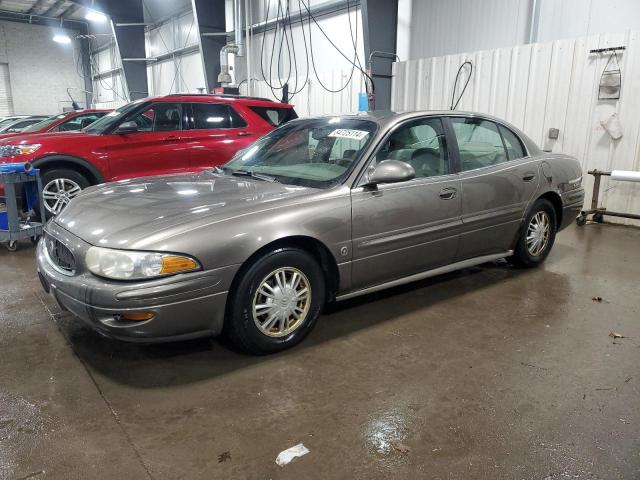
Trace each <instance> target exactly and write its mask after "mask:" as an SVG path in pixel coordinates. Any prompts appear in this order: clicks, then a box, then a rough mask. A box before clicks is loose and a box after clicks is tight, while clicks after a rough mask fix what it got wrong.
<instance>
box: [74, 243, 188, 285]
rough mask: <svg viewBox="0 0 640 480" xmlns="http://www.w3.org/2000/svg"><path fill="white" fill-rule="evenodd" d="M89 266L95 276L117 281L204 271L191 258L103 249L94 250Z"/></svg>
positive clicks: (89, 259)
mask: <svg viewBox="0 0 640 480" xmlns="http://www.w3.org/2000/svg"><path fill="white" fill-rule="evenodd" d="M85 262H86V265H87V268H88V269H89V270H90V271H91V272H92V273H94V274H96V275H98V276H100V277H106V278H111V279H114V280H144V279H148V278H157V277H164V276H166V275H173V274H175V273H183V272H192V271H194V270H199V269H200V264H199V263H198V262H197V261H195V260H194V259H193V258H191V257H186V256H182V255H174V254H169V253H158V252H135V251H130V250H114V249H111V248H102V247H90V248H89V250H87V254H86V256H85Z"/></svg>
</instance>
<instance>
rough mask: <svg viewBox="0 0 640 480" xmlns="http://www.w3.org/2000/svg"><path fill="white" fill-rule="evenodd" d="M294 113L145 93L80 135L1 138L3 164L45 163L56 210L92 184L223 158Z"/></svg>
mask: <svg viewBox="0 0 640 480" xmlns="http://www.w3.org/2000/svg"><path fill="white" fill-rule="evenodd" d="M296 117H297V115H296V113H295V111H294V109H293V106H291V105H288V104H284V103H276V102H273V101H271V100H267V99H263V98H254V97H236V96H232V95H188V94H176V95H168V96H164V97H156V98H145V99H142V100H137V101H135V102H132V103H129V104H127V105H125V106H123V107H120V108H119V109H117V110H114V111H113V112H111V113H108V114H107V115H105V116H104V117H102V118H101V119H99V120H97V121H96V122H94V123H92V124H91V125H90V126H88V127H87V128H85V129H84V130H82V131H79V132H66V133H47V134H35V135H28V136H25V137H16V138H10V139H6V140H0V163H12V162H31V163H32V164H33V165H34V166H36V167H37V168H40V169H41V172H42V184H43V196H44V201H45V207H46V209H47V210H48V213H49V214H50V215H51V214H54V215H55V214H57V213H59V212H60V211H61V210H62V209H63V208H64V207H65V206H66V204H67V203H68V202H69V199H71V198H73V197H74V196H76V195H77V194H78V193H80V191H81V190H82V189H83V188H86V187H88V186H89V185H95V184H98V183H102V182H108V181H115V180H123V179H127V178H133V177H141V176H147V175H161V174H169V173H179V172H189V171H197V170H200V169H204V168H210V167H212V166H215V165H221V164H223V163H226V162H227V161H228V160H229V159H230V158H231V157H232V156H233V155H234V154H235V153H236V152H237V151H238V150H241V149H243V148H245V147H247V146H248V145H249V144H251V143H253V142H254V141H255V140H256V139H257V138H258V137H260V136H262V135H263V134H265V133H267V132H269V131H270V130H272V129H274V128H275V127H277V126H279V125H281V124H283V123H285V122H287V121H289V120H291V119H293V118H296ZM2 194H3V192H2V191H0V195H2Z"/></svg>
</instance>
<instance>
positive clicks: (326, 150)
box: [222, 117, 377, 188]
mask: <svg viewBox="0 0 640 480" xmlns="http://www.w3.org/2000/svg"><path fill="white" fill-rule="evenodd" d="M376 129H377V124H376V123H375V122H372V121H369V120H360V119H353V118H341V117H333V118H322V119H309V120H299V121H293V122H290V123H287V124H285V125H284V126H282V127H280V128H278V129H276V130H274V131H273V132H271V133H269V134H268V135H266V136H264V137H262V138H261V139H260V140H258V141H257V142H255V143H254V144H253V145H251V146H250V147H249V148H247V149H245V150H241V151H240V152H238V153H237V154H236V155H235V156H234V157H233V158H232V159H231V160H230V161H229V162H228V163H227V164H225V165H224V166H223V167H222V168H223V170H224V171H225V173H231V174H236V175H239V174H245V175H248V176H249V175H252V174H253V175H255V176H256V177H257V178H260V176H268V177H271V178H273V179H275V180H276V181H278V182H281V183H286V184H289V185H300V186H305V187H313V188H330V187H332V186H334V185H336V184H338V183H341V182H342V181H343V180H344V179H345V178H346V177H347V175H349V173H350V172H351V170H352V169H353V167H354V166H355V164H356V163H357V162H358V160H359V158H360V156H361V154H362V152H363V151H364V149H365V148H366V147H367V145H368V144H369V143H370V142H371V139H372V138H373V136H374V135H375V132H376Z"/></svg>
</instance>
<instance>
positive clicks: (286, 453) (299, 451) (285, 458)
mask: <svg viewBox="0 0 640 480" xmlns="http://www.w3.org/2000/svg"><path fill="white" fill-rule="evenodd" d="M307 453H309V449H308V448H307V447H305V446H304V445H303V444H301V443H299V444H298V445H296V446H294V447H291V448H287V449H286V450H283V451H282V452H280V453H279V454H278V458H276V463H277V464H278V465H279V466H281V467H284V466H285V465H286V464H287V463H289V462H290V461H291V460H293V459H294V458H296V457H302V456H303V455H306V454H307Z"/></svg>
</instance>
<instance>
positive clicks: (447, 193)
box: [440, 187, 458, 200]
mask: <svg viewBox="0 0 640 480" xmlns="http://www.w3.org/2000/svg"><path fill="white" fill-rule="evenodd" d="M457 194H458V190H456V189H455V188H451V187H449V188H443V189H442V190H440V198H441V199H443V200H451V199H453V198H456V195H457Z"/></svg>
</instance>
